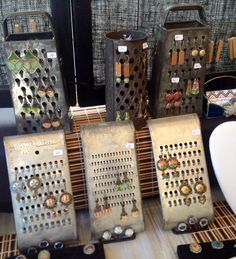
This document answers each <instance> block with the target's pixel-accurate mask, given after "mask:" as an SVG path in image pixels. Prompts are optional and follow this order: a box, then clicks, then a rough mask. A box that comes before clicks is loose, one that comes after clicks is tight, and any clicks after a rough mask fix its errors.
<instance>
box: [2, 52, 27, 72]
mask: <svg viewBox="0 0 236 259" xmlns="http://www.w3.org/2000/svg"><path fill="white" fill-rule="evenodd" d="M6 65H7V67H8V68H9V70H10V71H11V72H12V73H14V74H15V75H16V74H18V73H19V72H20V71H21V69H22V68H23V60H22V59H21V58H20V57H19V56H18V55H17V54H16V52H15V51H12V52H11V53H10V55H9V57H8V58H7V61H6Z"/></svg>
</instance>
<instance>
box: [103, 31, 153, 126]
mask: <svg viewBox="0 0 236 259" xmlns="http://www.w3.org/2000/svg"><path fill="white" fill-rule="evenodd" d="M126 35H129V37H126ZM147 49H148V44H147V35H146V34H145V33H143V32H138V31H130V32H128V31H116V32H109V33H108V34H106V49H105V56H106V59H105V63H106V68H107V69H106V107H107V110H106V115H107V120H108V121H114V120H116V121H117V120H118V119H120V120H129V119H131V120H134V123H135V125H139V124H140V125H141V124H142V123H141V121H142V120H143V119H144V117H146V110H147ZM111 56H112V58H111ZM117 112H119V115H118V114H117ZM136 122H137V123H136Z"/></svg>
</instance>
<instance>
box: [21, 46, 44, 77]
mask: <svg viewBox="0 0 236 259" xmlns="http://www.w3.org/2000/svg"><path fill="white" fill-rule="evenodd" d="M23 62H24V63H23V67H24V68H25V69H26V70H27V72H28V73H29V74H33V73H34V72H35V71H36V70H37V69H38V68H40V63H39V58H38V57H36V56H35V55H34V54H33V53H32V52H31V51H29V50H27V51H26V53H25V56H24V59H23Z"/></svg>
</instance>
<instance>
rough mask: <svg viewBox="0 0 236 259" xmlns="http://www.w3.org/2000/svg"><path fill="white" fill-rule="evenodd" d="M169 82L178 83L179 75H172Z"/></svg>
mask: <svg viewBox="0 0 236 259" xmlns="http://www.w3.org/2000/svg"><path fill="white" fill-rule="evenodd" d="M171 83H172V84H178V83H179V77H172V78H171Z"/></svg>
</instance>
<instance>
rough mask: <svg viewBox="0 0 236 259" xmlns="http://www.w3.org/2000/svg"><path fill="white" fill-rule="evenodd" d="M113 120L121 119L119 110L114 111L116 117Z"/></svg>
mask: <svg viewBox="0 0 236 259" xmlns="http://www.w3.org/2000/svg"><path fill="white" fill-rule="evenodd" d="M115 121H121V116H120V112H119V111H117V112H116V119H115Z"/></svg>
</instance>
